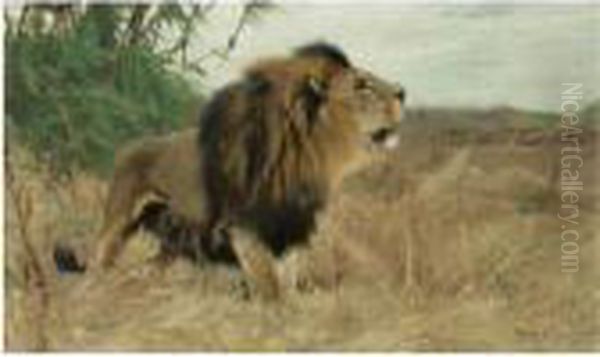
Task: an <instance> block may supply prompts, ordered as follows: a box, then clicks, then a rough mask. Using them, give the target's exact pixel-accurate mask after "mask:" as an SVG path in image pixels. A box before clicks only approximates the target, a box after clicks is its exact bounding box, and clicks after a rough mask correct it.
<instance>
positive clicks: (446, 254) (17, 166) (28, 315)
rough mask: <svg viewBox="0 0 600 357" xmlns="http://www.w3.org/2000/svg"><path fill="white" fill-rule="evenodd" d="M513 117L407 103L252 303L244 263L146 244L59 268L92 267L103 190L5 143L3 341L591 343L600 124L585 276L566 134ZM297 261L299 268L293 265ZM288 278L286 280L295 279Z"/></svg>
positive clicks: (599, 287) (588, 155)
mask: <svg viewBox="0 0 600 357" xmlns="http://www.w3.org/2000/svg"><path fill="white" fill-rule="evenodd" d="M530 116H531V115H530V114H527V113H524V112H518V111H515V110H509V109H503V110H492V111H480V112H477V111H465V112H452V113H449V112H448V111H445V110H441V109H440V110H414V111H413V112H412V113H411V115H410V117H409V120H408V121H407V124H406V127H405V129H404V132H403V138H402V139H403V141H402V145H401V146H400V147H399V148H398V149H397V151H395V152H393V153H391V154H390V155H389V156H388V157H386V158H385V159H383V160H381V161H379V162H377V163H375V164H373V165H372V166H371V167H369V168H368V169H366V170H364V171H363V172H361V173H359V174H357V175H356V176H353V177H351V178H349V179H348V180H347V181H346V182H345V184H344V186H343V189H342V191H341V192H340V194H339V195H338V196H337V197H335V198H334V199H333V201H332V202H331V204H330V207H329V209H328V211H327V212H326V213H325V214H324V215H323V216H322V217H321V221H320V224H319V226H320V227H319V231H318V232H317V233H316V234H315V236H314V237H313V239H312V246H311V247H310V248H309V249H302V250H299V251H297V252H294V254H292V255H291V256H290V257H286V258H284V259H283V261H282V262H281V263H280V268H281V272H282V275H283V276H284V277H288V276H295V277H298V276H299V277H301V278H302V281H304V282H305V283H304V286H303V288H301V289H300V288H292V287H291V286H290V287H289V288H288V289H286V298H285V300H284V301H282V302H280V303H276V304H275V303H265V302H261V301H260V300H257V299H252V298H250V299H248V298H247V296H245V294H244V293H243V291H244V289H243V286H244V284H243V277H242V276H241V274H240V273H239V271H237V270H236V269H235V268H230V267H226V266H204V267H198V266H194V265H192V264H190V263H188V262H185V261H179V262H177V263H176V264H175V265H174V266H172V267H171V268H169V269H168V270H167V271H165V272H164V273H162V274H156V273H155V272H153V270H152V269H151V268H148V264H147V263H146V262H145V261H146V259H147V258H148V257H150V256H151V255H152V254H153V253H154V251H155V250H156V249H157V244H156V240H154V239H151V238H152V237H150V236H149V235H148V234H140V235H139V236H138V237H136V238H135V239H134V240H133V241H132V244H131V246H130V247H128V250H127V251H126V252H125V254H124V257H123V259H122V260H121V261H120V263H119V265H118V267H117V268H116V269H115V270H114V271H112V272H110V273H107V274H106V275H104V276H102V277H99V278H96V279H94V280H92V279H88V278H87V277H86V276H85V275H79V274H62V275H61V274H58V273H57V272H56V269H55V267H54V263H53V261H52V254H51V252H52V249H53V247H54V246H55V244H57V242H69V243H70V244H73V245H74V246H75V247H77V249H78V252H80V253H81V256H82V257H83V258H84V259H85V257H86V254H89V253H90V247H91V246H93V241H94V239H95V233H96V232H97V230H98V228H99V225H100V223H101V217H102V215H101V212H102V206H103V200H104V197H105V194H106V188H107V187H106V182H104V181H103V180H101V179H99V178H96V177H94V176H93V175H91V174H88V173H86V172H81V173H78V174H76V175H75V176H74V177H73V178H72V179H70V180H67V181H64V182H57V181H56V180H53V179H51V178H50V176H49V174H48V172H47V170H46V168H45V167H44V165H43V164H42V163H38V162H36V161H35V160H33V159H32V158H31V156H30V155H29V154H28V153H27V151H25V150H23V149H22V148H20V147H18V146H16V145H13V147H11V146H10V145H11V141H10V140H9V150H8V157H7V160H8V164H9V166H8V168H9V170H7V180H6V182H7V183H6V187H5V190H6V202H5V205H6V206H5V207H6V228H5V237H6V243H5V244H6V245H5V247H6V259H5V261H6V266H5V272H6V289H5V293H6V299H5V301H6V317H5V318H6V336H5V341H6V346H7V348H8V349H9V350H33V349H41V350H88V351H89V350H91V351H97V350H142V351H167V350H168V351H171V350H178V351H181V350H185V351H189V350H208V351H212V350H220V351H224V350H225V351H263V350H269V351H271V350H275V351H280V350H287V351H290V350H291V351H307V350H311V351H312V350H329V351H331V350H335V351H340V350H341V351H345V350H359V351H388V350H449V351H454V350H470V351H473V350H475V351H481V350H598V349H599V348H600V326H599V321H600V319H599V315H598V314H599V312H600V309H599V307H600V284H599V282H600V269H598V259H597V257H598V253H600V243H599V240H598V236H597V231H598V227H599V226H600V219H599V216H598V206H597V202H598V198H599V194H600V190H599V186H598V184H597V182H598V177H599V176H598V175H597V167H600V165H598V164H599V161H598V157H597V155H596V154H595V149H594V145H595V143H596V138H597V135H596V131H595V130H594V129H593V127H591V126H589V127H588V128H585V129H584V133H583V134H581V135H580V137H579V139H580V145H581V147H582V148H583V152H582V153H581V156H582V158H583V160H584V166H583V167H582V168H581V175H582V180H583V183H584V189H583V191H582V192H581V197H580V201H579V202H578V205H579V209H580V215H579V217H578V225H577V231H578V233H579V239H578V240H577V244H578V247H579V253H578V258H579V271H578V272H577V273H572V274H565V273H561V254H562V253H561V232H562V228H561V226H562V225H563V224H564V222H563V221H561V220H560V219H558V218H557V213H558V212H559V211H560V193H561V191H560V185H559V183H560V176H559V175H560V171H559V169H560V148H561V147H563V146H564V145H565V144H564V143H563V142H561V141H560V128H559V127H556V125H555V124H557V123H559V119H558V116H556V118H554V117H552V116H550V118H549V119H548V118H547V119H545V120H555V121H554V122H551V123H554V124H552V125H546V126H545V127H544V126H541V125H538V124H539V123H537V122H536V121H535V120H534V118H532V117H530ZM290 271H294V273H293V274H292V273H289V272H290ZM290 279H291V278H290Z"/></svg>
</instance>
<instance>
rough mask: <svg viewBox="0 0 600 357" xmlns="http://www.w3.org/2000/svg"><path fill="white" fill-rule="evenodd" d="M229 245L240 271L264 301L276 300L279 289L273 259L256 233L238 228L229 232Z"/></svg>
mask: <svg viewBox="0 0 600 357" xmlns="http://www.w3.org/2000/svg"><path fill="white" fill-rule="evenodd" d="M230 237H231V245H232V247H233V250H234V252H235V254H236V256H237V258H238V260H239V263H240V265H241V267H242V270H243V271H244V273H245V274H246V275H247V277H248V278H249V279H250V281H251V283H252V284H254V285H255V288H256V290H257V291H258V294H259V295H260V296H261V297H263V298H264V299H265V300H277V299H279V298H280V296H281V287H280V282H279V278H278V276H277V272H276V269H275V257H274V256H273V254H272V253H271V251H270V250H269V248H268V247H267V246H265V245H264V244H263V242H262V241H261V240H260V238H259V237H258V236H257V235H256V233H254V232H251V231H250V230H248V229H243V228H240V227H232V228H231V230H230Z"/></svg>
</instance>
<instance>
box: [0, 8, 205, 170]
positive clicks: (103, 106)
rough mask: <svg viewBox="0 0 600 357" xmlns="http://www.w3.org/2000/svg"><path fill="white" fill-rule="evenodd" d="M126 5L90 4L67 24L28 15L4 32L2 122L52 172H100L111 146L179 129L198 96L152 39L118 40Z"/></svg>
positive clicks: (107, 161)
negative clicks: (49, 24)
mask: <svg viewBox="0 0 600 357" xmlns="http://www.w3.org/2000/svg"><path fill="white" fill-rule="evenodd" d="M126 10H127V9H126V8H124V7H118V6H95V7H93V8H91V9H89V10H87V11H86V12H84V13H82V14H79V15H78V16H77V17H75V13H73V16H74V17H73V20H72V23H71V25H70V26H69V27H68V28H67V29H64V28H58V25H56V26H55V27H54V28H51V29H50V30H42V29H41V26H40V25H39V21H32V22H31V24H29V26H28V27H25V28H24V29H15V28H11V29H9V30H8V31H7V32H6V36H5V48H6V62H5V66H6V67H5V73H6V113H5V114H6V115H5V116H6V118H7V125H8V126H9V127H11V128H14V132H15V133H16V135H17V136H18V140H19V141H20V142H21V143H22V144H24V145H26V146H28V147H30V148H31V149H32V151H33V152H34V153H35V154H36V155H37V156H38V157H39V158H40V159H42V160H44V161H46V162H48V163H49V164H50V166H51V167H52V168H53V169H55V172H56V173H58V174H63V173H66V172H69V170H71V169H74V168H83V169H92V170H95V171H97V172H101V173H102V172H106V171H107V169H109V168H110V167H111V166H112V161H113V153H114V150H115V148H116V147H118V146H119V145H121V144H122V143H123V142H124V141H126V140H128V139H131V138H132V137H135V136H139V135H141V134H145V133H158V132H165V131H169V130H172V129H175V128H178V127H180V126H181V125H182V122H183V121H184V120H186V119H187V118H185V114H186V113H187V112H188V111H189V108H190V107H191V106H192V105H193V103H194V102H198V95H197V94H195V93H194V91H193V90H192V88H191V87H190V85H189V84H188V82H186V81H185V80H184V78H183V73H181V72H175V71H173V70H172V69H171V68H172V66H170V61H169V59H170V58H169V57H166V56H165V55H164V54H161V53H159V52H158V51H157V50H155V48H156V46H154V44H153V43H152V42H150V41H128V42H125V41H123V38H125V37H124V35H123V24H124V23H125V24H127V23H129V22H128V18H126V17H125V16H124V14H127V11H126ZM134 10H135V9H134ZM29 11H30V12H32V11H38V12H39V11H42V9H36V8H32V9H29ZM51 11H56V12H57V10H56V9H55V8H53V9H51ZM57 13H58V12H57ZM54 15H56V14H54ZM30 17H31V18H34V19H35V17H33V16H30ZM38 17H39V15H38ZM56 18H58V16H57V17H56ZM57 23H58V22H57V21H55V24H57ZM130 38H131V36H129V37H127V39H130ZM198 104H199V103H198Z"/></svg>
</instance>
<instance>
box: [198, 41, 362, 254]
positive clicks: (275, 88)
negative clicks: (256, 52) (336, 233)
mask: <svg viewBox="0 0 600 357" xmlns="http://www.w3.org/2000/svg"><path fill="white" fill-rule="evenodd" d="M349 66H350V62H349V60H348V59H347V58H346V56H345V55H344V54H343V53H342V52H341V51H340V50H339V49H337V48H335V47H333V46H330V45H326V44H313V45H309V46H305V47H302V48H300V49H298V50H297V51H296V53H295V55H294V56H293V57H292V58H289V59H276V60H266V61H262V62H260V63H258V64H256V65H255V66H253V67H251V68H250V69H249V70H248V71H247V73H246V76H245V77H244V78H243V79H242V80H241V81H238V82H235V83H233V84H231V85H229V86H227V87H225V88H224V89H222V90H221V91H220V92H218V93H217V94H216V95H215V96H214V97H213V99H212V100H211V101H210V102H209V103H208V104H207V106H206V107H205V110H204V111H203V113H202V115H201V118H200V135H199V140H198V144H199V146H200V148H199V152H200V153H201V155H202V163H203V167H204V168H203V172H204V173H205V175H204V177H203V179H204V185H205V187H206V188H207V191H208V192H207V193H208V198H209V201H210V204H211V207H212V208H211V211H212V212H216V217H215V219H216V220H222V221H227V222H229V223H235V224H239V225H243V226H246V227H249V228H251V229H254V230H256V231H257V233H258V235H259V236H260V237H261V238H262V239H264V241H265V242H266V243H267V244H268V246H269V247H270V248H271V249H272V250H273V252H274V253H275V254H277V255H278V254H281V253H282V252H283V251H284V249H285V248H286V247H287V246H289V245H291V244H294V243H302V242H305V241H306V239H307V238H308V236H309V234H310V232H311V231H312V230H313V229H314V228H315V214H316V212H317V210H319V209H320V208H321V207H322V206H323V205H324V203H325V201H326V198H327V195H328V192H329V190H330V184H331V179H332V177H331V176H332V171H334V170H335V165H336V161H339V160H343V154H342V153H344V152H348V151H350V150H349V147H350V146H351V145H352V144H353V143H351V141H350V140H345V139H347V138H349V137H350V136H351V134H353V133H354V131H355V128H354V127H353V126H351V125H347V123H346V121H344V120H336V118H332V117H331V116H333V115H334V113H336V110H335V108H327V109H328V110H327V111H323V110H322V109H323V107H326V106H328V105H329V103H328V101H327V95H326V91H327V82H328V80H329V79H330V77H331V76H332V75H333V74H335V73H336V71H339V70H344V69H346V68H348V67H349ZM325 112H326V113H329V114H324V113H325Z"/></svg>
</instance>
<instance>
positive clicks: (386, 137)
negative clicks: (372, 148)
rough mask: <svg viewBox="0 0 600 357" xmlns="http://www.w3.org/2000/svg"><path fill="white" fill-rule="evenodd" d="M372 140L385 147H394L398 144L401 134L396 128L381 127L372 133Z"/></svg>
mask: <svg viewBox="0 0 600 357" xmlns="http://www.w3.org/2000/svg"><path fill="white" fill-rule="evenodd" d="M371 142H372V143H373V144H375V145H377V146H379V147H383V148H385V149H393V148H395V147H397V146H398V144H399V142H400V136H399V135H398V131H397V130H396V128H381V129H378V130H375V131H374V132H372V133H371Z"/></svg>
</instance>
